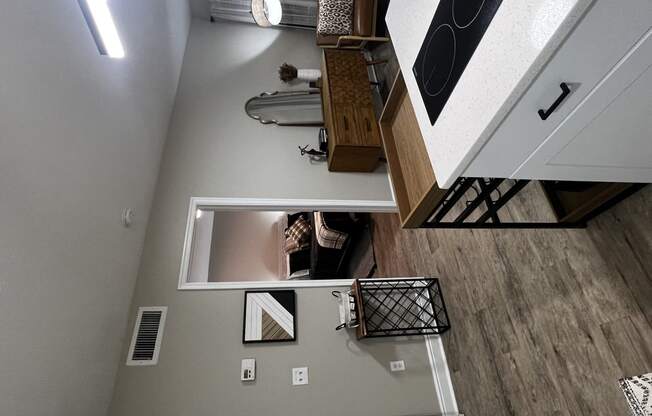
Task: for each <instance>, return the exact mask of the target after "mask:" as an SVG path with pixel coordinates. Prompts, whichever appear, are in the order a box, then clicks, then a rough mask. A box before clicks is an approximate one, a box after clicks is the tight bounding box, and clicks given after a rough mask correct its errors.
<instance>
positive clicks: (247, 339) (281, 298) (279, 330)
mask: <svg viewBox="0 0 652 416" xmlns="http://www.w3.org/2000/svg"><path fill="white" fill-rule="evenodd" d="M244 305H245V306H244V324H243V328H242V342H243V343H244V344H249V343H255V342H291V341H296V333H297V324H296V300H295V294H294V290H256V291H246V292H245V299H244Z"/></svg>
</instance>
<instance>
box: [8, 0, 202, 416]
mask: <svg viewBox="0 0 652 416" xmlns="http://www.w3.org/2000/svg"><path fill="white" fill-rule="evenodd" d="M110 6H111V8H112V11H113V15H114V19H115V22H116V25H117V26H118V29H119V32H120V35H121V37H122V41H123V43H124V46H125V49H126V53H127V56H126V58H125V59H122V60H111V59H109V58H107V57H101V56H100V55H99V53H98V51H97V48H96V46H95V43H94V42H93V39H92V37H91V35H90V33H89V30H88V27H87V26H86V23H85V21H84V19H83V17H82V14H81V12H80V10H79V6H78V4H77V2H76V1H62V0H52V1H45V2H34V1H4V2H2V12H0V51H2V57H1V58H0V414H2V415H11V416H22V415H25V416H38V415H48V416H50V415H62V416H64V415H65V416H75V415H80V416H82V415H83V416H87V415H103V414H105V413H106V411H107V408H108V405H109V401H110V399H111V396H112V388H113V385H114V381H115V374H116V372H117V368H118V367H117V365H118V359H119V356H120V351H121V347H122V345H123V344H124V335H125V330H126V324H127V314H128V309H129V305H130V303H131V296H132V293H133V289H134V284H135V280H136V275H137V269H138V263H139V259H140V252H141V248H142V245H143V241H144V236H145V228H146V227H145V225H146V223H147V217H148V212H149V208H150V205H151V201H152V196H153V193H154V187H155V182H156V175H157V171H158V167H159V163H160V159H161V154H162V148H163V143H164V140H165V137H166V134H167V127H168V122H169V117H170V113H171V111H172V105H173V101H174V96H175V92H176V87H177V83H178V80H179V74H180V71H181V63H182V58H183V52H184V49H185V44H186V40H187V34H188V29H189V25H190V11H189V7H188V4H187V1H186V0H165V1H161V0H140V1H130V0H112V1H110ZM123 207H132V208H135V210H136V220H135V223H134V227H133V228H131V229H125V228H123V227H122V226H121V224H120V215H121V211H122V208H123Z"/></svg>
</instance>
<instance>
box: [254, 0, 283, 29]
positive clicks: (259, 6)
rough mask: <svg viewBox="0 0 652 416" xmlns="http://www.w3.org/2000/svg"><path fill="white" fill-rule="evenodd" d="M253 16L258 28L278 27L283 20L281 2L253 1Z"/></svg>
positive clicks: (274, 0) (279, 0)
mask: <svg viewBox="0 0 652 416" xmlns="http://www.w3.org/2000/svg"><path fill="white" fill-rule="evenodd" d="M251 14H252V15H253V16H254V20H255V21H256V23H257V24H258V26H261V27H270V26H273V25H278V24H279V23H281V19H282V18H283V7H282V6H281V0H251Z"/></svg>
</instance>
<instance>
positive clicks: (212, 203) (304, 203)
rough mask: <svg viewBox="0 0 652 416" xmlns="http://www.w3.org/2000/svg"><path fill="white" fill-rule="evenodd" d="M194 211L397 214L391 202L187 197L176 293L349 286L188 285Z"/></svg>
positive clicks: (285, 283)
mask: <svg viewBox="0 0 652 416" xmlns="http://www.w3.org/2000/svg"><path fill="white" fill-rule="evenodd" d="M197 208H201V209H211V210H217V211H219V210H223V211H226V210H228V211H250V210H258V211H303V210H307V211H331V212H389V213H393V212H397V207H396V202H394V201H365V200H323V199H262V198H199V197H192V198H190V205H189V207H188V218H187V220H186V235H185V238H184V243H183V253H182V255H181V266H180V270H179V284H178V289H179V290H224V289H274V288H298V287H330V286H350V285H351V283H352V282H353V281H352V280H350V279H337V280H335V279H333V280H286V281H248V282H195V283H189V282H188V281H187V280H188V269H189V265H190V255H191V251H192V238H193V233H194V226H195V215H196V211H197Z"/></svg>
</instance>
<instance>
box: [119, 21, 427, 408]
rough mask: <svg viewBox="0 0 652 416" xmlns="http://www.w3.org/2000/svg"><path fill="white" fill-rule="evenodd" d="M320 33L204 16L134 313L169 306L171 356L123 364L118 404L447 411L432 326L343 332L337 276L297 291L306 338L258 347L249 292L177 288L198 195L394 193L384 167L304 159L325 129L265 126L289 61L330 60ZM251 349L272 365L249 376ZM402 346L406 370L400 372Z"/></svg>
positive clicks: (193, 44)
mask: <svg viewBox="0 0 652 416" xmlns="http://www.w3.org/2000/svg"><path fill="white" fill-rule="evenodd" d="M313 35H314V34H313V33H310V32H304V31H287V30H286V31H276V30H274V29H260V28H257V27H255V26H253V25H246V24H235V23H234V24H228V23H215V24H212V25H211V24H209V23H204V22H203V21H200V20H194V21H193V25H192V28H191V35H190V40H189V45H188V49H187V52H186V58H185V63H184V69H183V74H182V77H181V84H180V87H179V98H178V100H177V103H176V107H175V111H174V116H173V118H172V124H171V127H170V135H169V137H168V141H167V143H166V149H165V155H164V158H163V163H162V166H161V174H160V176H159V182H158V185H157V191H156V195H155V202H154V205H155V206H156V209H155V210H153V211H152V215H151V220H150V224H149V228H148V232H147V237H146V243H145V246H144V250H143V256H142V261H141V267H140V272H139V278H138V281H137V284H136V292H135V295H134V301H133V303H132V308H131V321H130V326H133V324H134V315H135V310H136V308H137V307H138V306H145V305H166V306H168V308H169V309H168V315H167V320H166V328H165V336H164V337H163V341H162V346H161V354H160V357H159V363H158V365H157V366H153V367H126V366H124V365H122V366H121V367H120V370H119V375H118V379H117V382H116V389H115V396H114V399H113V401H112V406H111V412H110V414H111V415H114V416H130V415H138V416H140V415H143V414H156V415H159V416H167V415H170V416H172V415H174V416H177V415H179V414H192V415H215V414H223V415H231V416H238V415H243V416H245V415H246V416H250V415H263V414H264V415H271V416H274V415H279V416H281V415H282V416H300V415H305V414H311V415H315V416H318V415H329V416H330V415H334V414H347V415H352V416H358V415H359V416H364V415H374V416H379V415H387V416H398V415H418V414H421V415H424V414H433V413H435V409H436V408H437V405H436V403H435V391H434V387H433V380H432V376H431V372H430V368H429V366H428V359H427V355H426V349H425V345H424V342H423V339H422V338H419V339H416V340H409V341H398V342H397V341H387V340H382V341H376V342H373V341H365V342H358V341H356V340H355V339H354V338H355V336H354V335H351V334H349V333H347V332H335V331H334V328H335V326H336V325H337V324H338V312H337V307H336V304H335V302H334V299H333V298H332V296H331V294H330V291H331V289H330V288H321V289H300V290H297V302H298V305H297V325H298V330H297V333H298V342H296V343H292V344H254V345H247V346H245V345H243V344H242V330H243V328H242V323H243V316H242V314H243V309H244V291H242V290H229V291H222V290H220V291H178V290H177V283H178V276H179V265H180V261H181V253H182V249H183V242H184V235H185V227H186V218H187V213H188V211H187V210H188V202H189V200H190V197H192V196H202V197H259V198H265V197H269V198H324V199H377V200H390V199H391V195H390V191H389V188H388V184H387V178H386V177H385V176H383V175H373V174H336V173H328V172H327V170H326V167H324V166H314V165H310V164H309V163H308V162H307V161H305V160H303V159H301V158H299V157H298V152H297V151H296V146H297V145H298V144H308V143H313V142H314V141H315V140H316V131H315V130H314V129H303V128H285V129H283V128H278V127H274V126H262V125H259V124H258V123H256V122H255V121H253V120H251V119H249V118H248V117H247V116H246V115H245V114H244V111H243V109H242V106H243V104H244V101H245V100H246V98H248V97H250V96H251V95H254V94H257V93H259V92H261V91H265V90H270V89H271V90H274V89H278V88H281V85H280V82H279V81H277V80H276V67H277V66H278V65H279V64H280V63H282V62H283V61H287V62H292V63H295V64H297V65H300V66H305V67H315V66H316V65H318V62H319V50H318V49H317V48H316V47H315V45H314V38H313ZM130 329H131V328H129V329H128V330H130ZM127 347H128V345H126V344H125V346H124V348H123V354H125V355H126V353H127ZM123 357H124V355H123ZM248 357H255V358H256V359H257V364H258V369H257V372H258V376H257V380H256V381H255V382H254V383H251V384H243V383H242V382H241V381H240V378H239V371H240V360H241V359H242V358H248ZM394 358H399V359H404V360H405V361H406V366H407V371H406V372H404V373H391V372H390V371H389V368H388V362H389V360H390V359H394ZM303 365H307V366H309V367H310V370H309V372H310V375H309V377H310V384H309V385H308V386H302V387H292V386H291V385H290V371H291V368H292V367H297V366H303ZM399 399H400V400H399Z"/></svg>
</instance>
